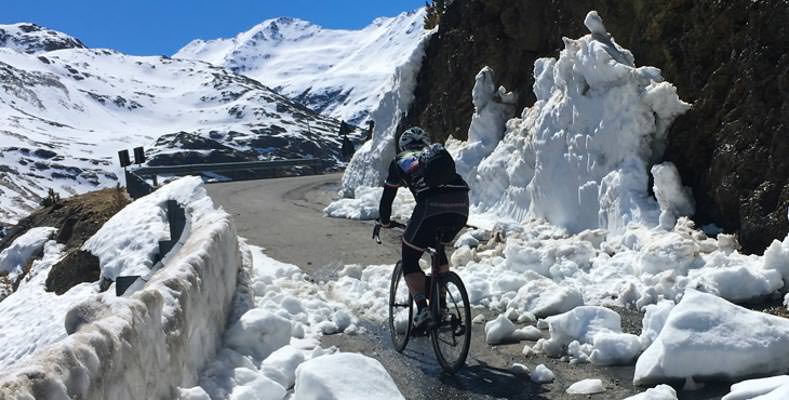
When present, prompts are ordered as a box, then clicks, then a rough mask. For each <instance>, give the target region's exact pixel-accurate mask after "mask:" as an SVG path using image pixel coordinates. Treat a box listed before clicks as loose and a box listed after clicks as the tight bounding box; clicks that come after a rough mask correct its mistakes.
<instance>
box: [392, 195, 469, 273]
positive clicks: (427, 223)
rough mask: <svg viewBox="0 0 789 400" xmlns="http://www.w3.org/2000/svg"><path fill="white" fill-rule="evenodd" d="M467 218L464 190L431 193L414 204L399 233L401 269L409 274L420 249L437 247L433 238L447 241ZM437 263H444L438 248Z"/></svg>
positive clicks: (466, 196) (412, 269)
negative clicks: (434, 194) (403, 229)
mask: <svg viewBox="0 0 789 400" xmlns="http://www.w3.org/2000/svg"><path fill="white" fill-rule="evenodd" d="M467 220H468V193H467V192H453V193H446V194H441V195H438V196H431V197H430V198H429V199H426V200H424V201H421V202H419V203H417V205H416V207H415V208H414V212H413V213H412V214H411V219H410V220H409V222H408V226H407V227H406V229H405V233H403V242H404V243H403V249H402V260H403V272H404V273H405V274H410V273H413V272H418V271H419V270H420V268H419V258H420V257H421V256H422V253H423V250H417V249H415V248H414V247H418V248H421V249H424V248H425V247H428V246H430V247H433V248H439V249H443V246H437V245H438V243H436V239H438V240H439V241H440V242H441V243H442V244H447V243H449V242H451V241H452V240H453V239H454V238H455V236H457V234H458V232H460V230H461V229H463V227H464V226H465V225H466V221H467ZM437 261H438V263H439V265H443V264H447V263H448V260H447V256H446V252H444V251H439V253H438V260H437Z"/></svg>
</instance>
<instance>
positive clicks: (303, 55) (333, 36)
mask: <svg viewBox="0 0 789 400" xmlns="http://www.w3.org/2000/svg"><path fill="white" fill-rule="evenodd" d="M423 20H424V10H419V11H417V12H411V13H403V14H400V15H398V16H397V17H393V18H378V19H376V20H375V21H373V22H372V24H370V25H369V26H367V27H365V28H363V29H361V30H338V29H325V28H322V27H320V26H317V25H314V24H312V23H309V22H307V21H303V20H299V19H293V18H277V19H270V20H266V21H264V22H263V23H261V24H259V25H256V26H254V27H253V28H252V29H250V30H248V31H246V32H242V33H239V34H238V35H237V36H236V37H234V38H229V39H216V40H208V41H205V40H195V41H193V42H191V43H189V44H188V45H186V47H184V48H183V49H181V50H180V51H178V52H177V53H176V54H175V56H174V57H175V58H187V59H198V60H203V61H207V62H209V63H212V64H214V65H220V66H224V67H226V68H229V69H231V70H232V71H234V72H236V73H240V74H244V75H247V76H249V77H251V78H253V79H257V80H259V81H260V82H262V83H263V84H265V85H268V86H270V87H272V88H274V89H275V90H277V91H278V92H280V93H282V94H283V95H285V96H288V97H289V98H291V99H294V100H295V101H297V102H299V103H301V104H304V105H306V106H307V107H310V108H312V109H313V110H315V111H318V112H320V113H323V114H326V115H330V116H332V117H334V118H338V119H343V120H346V121H350V122H352V123H356V124H360V123H362V122H364V120H365V118H366V116H367V115H368V114H369V113H370V112H371V111H372V110H373V109H375V108H376V106H377V105H378V103H380V101H381V99H382V97H383V96H384V91H385V86H386V82H387V80H388V79H390V78H391V77H392V76H393V75H394V73H395V70H396V68H397V67H398V66H400V65H402V64H404V63H406V62H407V61H408V60H409V58H410V56H411V54H412V53H414V50H415V49H416V48H417V46H418V45H419V43H420V42H421V39H422V38H424V37H425V36H426V35H428V34H429V32H428V31H425V30H424V28H423Z"/></svg>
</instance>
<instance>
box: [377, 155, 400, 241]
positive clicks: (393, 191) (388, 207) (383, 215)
mask: <svg viewBox="0 0 789 400" xmlns="http://www.w3.org/2000/svg"><path fill="white" fill-rule="evenodd" d="M401 181H402V177H401V175H400V167H398V166H397V163H396V162H395V161H392V162H391V163H390V164H389V174H388V175H387V176H386V180H385V181H384V192H383V194H382V195H381V203H380V204H379V205H378V220H379V221H380V222H381V224H383V225H384V226H388V225H389V223H390V222H391V221H390V218H391V217H392V203H393V202H394V199H395V196H397V189H398V188H399V187H400V182H401Z"/></svg>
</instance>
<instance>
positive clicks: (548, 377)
mask: <svg viewBox="0 0 789 400" xmlns="http://www.w3.org/2000/svg"><path fill="white" fill-rule="evenodd" d="M529 378H531V381H532V382H534V383H549V382H553V380H554V379H555V378H556V376H555V375H554V374H553V371H551V370H550V369H548V367H546V366H545V364H540V365H538V366H537V367H536V368H534V371H533V372H532V373H531V374H530V375H529Z"/></svg>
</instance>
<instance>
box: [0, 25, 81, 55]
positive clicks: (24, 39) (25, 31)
mask: <svg viewBox="0 0 789 400" xmlns="http://www.w3.org/2000/svg"><path fill="white" fill-rule="evenodd" d="M0 47H8V48H11V49H14V50H17V51H20V52H23V53H39V52H46V51H54V50H61V49H73V48H79V49H84V48H86V46H85V44H83V43H82V42H81V41H80V40H79V39H77V38H75V37H73V36H70V35H67V34H65V33H63V32H59V31H56V30H53V29H48V28H45V27H42V26H40V25H36V24H33V23H26V22H22V23H16V24H11V25H0Z"/></svg>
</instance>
